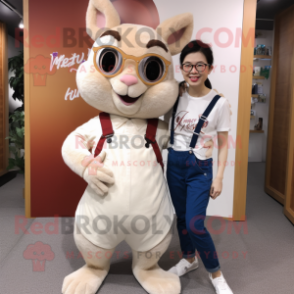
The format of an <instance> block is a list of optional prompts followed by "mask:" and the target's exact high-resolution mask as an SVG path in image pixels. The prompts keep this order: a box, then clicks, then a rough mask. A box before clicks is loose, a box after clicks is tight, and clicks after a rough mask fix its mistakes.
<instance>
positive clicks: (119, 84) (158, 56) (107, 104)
mask: <svg viewBox="0 0 294 294" xmlns="http://www.w3.org/2000/svg"><path fill="white" fill-rule="evenodd" d="M117 2H119V1H117ZM143 2H144V1H143ZM114 3H115V2H114ZM152 3H153V2H152ZM128 13H136V11H133V10H132V7H129V12H128ZM139 13H140V12H139ZM103 21H104V22H105V24H102V23H103ZM86 24H87V33H88V34H89V35H90V37H91V38H92V39H93V41H94V44H93V47H92V49H91V51H90V53H89V55H88V60H87V61H85V62H84V63H82V64H81V65H80V67H79V69H78V71H77V76H76V79H77V85H78V89H79V92H80V94H81V96H82V98H83V99H84V100H85V101H86V102H87V103H88V104H90V105H91V106H93V107H95V108H96V109H98V110H100V111H103V112H107V113H111V114H116V115H120V116H124V117H128V118H156V117H159V116H161V115H163V114H165V113H166V112H167V111H168V110H169V109H170V108H171V107H172V106H173V104H174V102H175V100H176V98H177V96H178V83H177V82H176V80H175V79H174V75H173V63H172V56H173V55H176V54H178V53H180V52H181V50H182V48H183V47H184V46H185V45H186V44H187V43H188V42H189V41H190V39H191V36H192V31H193V16H192V14H190V13H184V14H181V15H177V16H175V17H172V18H170V19H167V20H165V21H164V22H162V23H161V24H159V25H158V26H157V27H155V28H152V27H150V26H145V25H138V24H130V23H123V24H122V23H121V18H120V16H119V14H118V12H117V10H116V9H115V7H114V5H113V4H112V3H111V2H110V1H109V0H90V1H89V5H88V9H87V14H86ZM81 67H83V70H81Z"/></svg>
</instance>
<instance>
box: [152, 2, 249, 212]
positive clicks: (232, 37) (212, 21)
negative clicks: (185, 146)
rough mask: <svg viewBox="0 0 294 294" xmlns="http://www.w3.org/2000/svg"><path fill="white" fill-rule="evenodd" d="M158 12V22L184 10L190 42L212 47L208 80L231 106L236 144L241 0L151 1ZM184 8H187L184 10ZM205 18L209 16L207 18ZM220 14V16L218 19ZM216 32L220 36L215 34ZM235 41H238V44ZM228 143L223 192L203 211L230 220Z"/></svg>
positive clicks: (231, 169)
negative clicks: (189, 15) (189, 19)
mask: <svg viewBox="0 0 294 294" xmlns="http://www.w3.org/2000/svg"><path fill="white" fill-rule="evenodd" d="M155 3H156V6H157V8H158V11H159V15H160V21H161V22H162V21H164V20H165V19H166V18H168V17H171V16H173V15H176V14H179V13H184V12H187V11H190V12H192V13H193V12H194V31H193V36H192V39H196V38H197V39H199V37H200V38H201V40H202V41H204V42H206V43H210V44H212V50H213V54H214V66H215V71H213V72H212V73H211V75H210V76H209V79H210V81H211V83H212V86H213V89H216V90H217V91H218V92H219V93H222V94H223V95H224V96H225V97H226V98H227V99H228V101H229V103H230V104H231V111H232V116H231V131H230V132H229V136H230V140H231V142H236V130H237V110H238V97H239V79H240V60H241V45H242V42H241V38H239V35H238V32H240V31H241V29H242V25H243V5H244V1H243V0H223V1H213V0H209V1H206V2H203V1H201V0H194V1H190V0H182V1H173V5H170V6H169V9H166V2H165V1H162V0H158V1H155ZM187 7H189V9H188V10H187ZM208 15H209V17H207V16H208ZM220 15H221V16H222V17H220ZM219 32H220V33H219ZM238 41H240V42H239V43H238ZM173 61H174V67H175V78H176V79H177V80H178V81H182V80H183V78H182V74H181V72H180V70H179V65H180V64H179V55H177V56H174V58H173ZM233 145H234V144H230V146H229V152H228V158H227V164H228V165H227V167H226V169H225V173H224V179H223V191H222V194H221V196H220V197H218V199H217V200H211V201H210V203H209V206H208V209H207V214H208V215H218V216H223V217H231V216H232V214H233V213H232V211H233V197H234V174H235V168H234V166H235V153H236V150H235V148H234V146H233ZM163 157H164V161H166V159H167V151H164V153H163ZM217 158H218V149H217V141H215V148H214V150H213V160H214V163H215V164H214V167H213V174H214V175H216V173H217V164H216V162H217Z"/></svg>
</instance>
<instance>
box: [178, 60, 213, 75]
mask: <svg viewBox="0 0 294 294" xmlns="http://www.w3.org/2000/svg"><path fill="white" fill-rule="evenodd" d="M207 66H208V64H207V63H204V62H197V63H196V64H192V63H183V64H182V66H181V69H182V70H183V71H184V72H187V73H190V72H191V71H192V70H193V67H195V69H196V71H198V72H204V71H205V69H206V67H207Z"/></svg>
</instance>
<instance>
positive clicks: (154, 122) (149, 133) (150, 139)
mask: <svg viewBox="0 0 294 294" xmlns="http://www.w3.org/2000/svg"><path fill="white" fill-rule="evenodd" d="M147 121H148V124H147V129H146V135H145V139H146V141H147V143H146V144H145V146H146V148H149V145H150V144H152V147H153V150H154V153H155V155H156V159H157V162H158V163H159V164H160V165H161V167H162V171H164V165H163V160H162V156H161V152H160V149H159V147H158V144H157V142H156V137H155V136H156V130H157V126H158V119H157V118H152V119H148V120H147Z"/></svg>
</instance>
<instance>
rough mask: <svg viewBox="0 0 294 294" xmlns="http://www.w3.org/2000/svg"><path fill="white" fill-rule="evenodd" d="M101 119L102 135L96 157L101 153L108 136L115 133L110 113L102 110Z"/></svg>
mask: <svg viewBox="0 0 294 294" xmlns="http://www.w3.org/2000/svg"><path fill="white" fill-rule="evenodd" d="M99 119H100V123H101V127H102V136H101V137H100V140H99V142H98V144H97V147H96V149H95V155H94V157H96V156H98V155H99V154H100V152H101V151H102V149H103V145H104V142H105V140H106V138H108V137H112V136H113V134H114V132H113V128H112V123H111V119H110V115H109V114H108V113H106V112H101V113H100V114H99ZM108 140H109V139H108ZM108 140H107V142H108V143H111V141H110V142H109V141H108ZM110 140H111V139H110Z"/></svg>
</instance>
